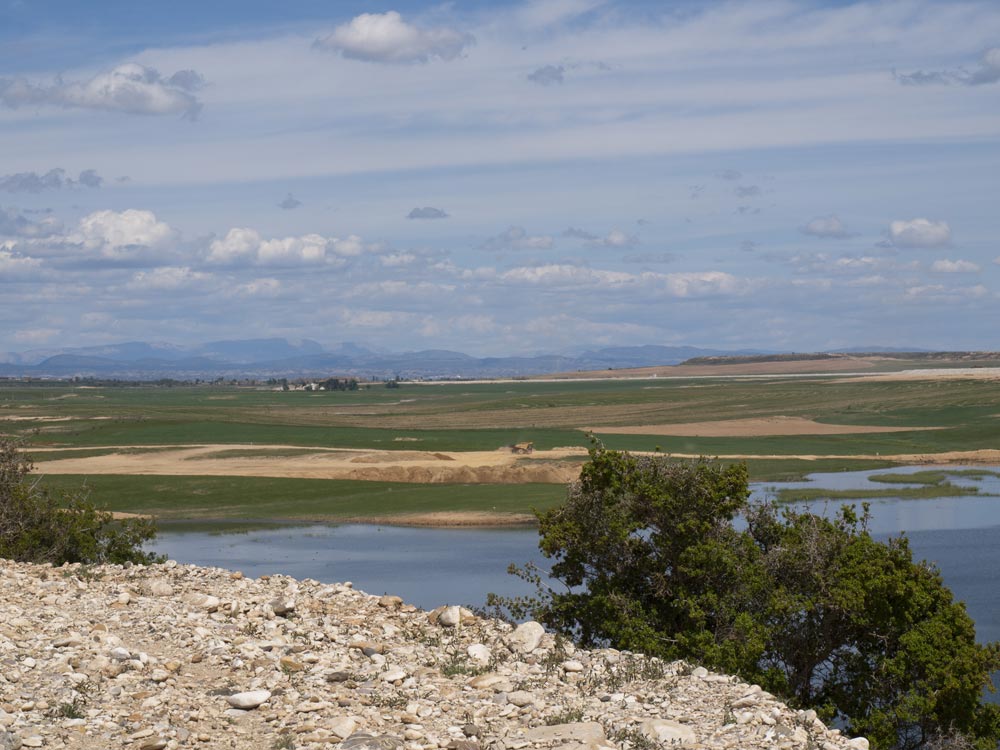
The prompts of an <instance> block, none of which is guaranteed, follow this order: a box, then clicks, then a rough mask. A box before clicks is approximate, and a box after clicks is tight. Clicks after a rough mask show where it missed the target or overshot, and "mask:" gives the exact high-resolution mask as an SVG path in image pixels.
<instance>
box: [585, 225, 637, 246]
mask: <svg viewBox="0 0 1000 750" xmlns="http://www.w3.org/2000/svg"><path fill="white" fill-rule="evenodd" d="M595 244H598V245H602V246H603V247H635V246H636V245H638V244H639V238H638V237H636V236H635V235H634V234H628V233H627V232H623V231H622V230H621V229H612V230H611V231H610V232H608V233H607V234H606V235H605V236H604V237H602V238H601V239H599V240H597V241H596V243H595Z"/></svg>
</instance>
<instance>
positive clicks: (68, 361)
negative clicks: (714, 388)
mask: <svg viewBox="0 0 1000 750" xmlns="http://www.w3.org/2000/svg"><path fill="white" fill-rule="evenodd" d="M765 353H767V352H763V351H760V350H741V351H733V350H722V349H701V348H698V347H693V346H653V345H647V346H616V347H605V348H600V349H593V350H584V351H578V352H574V353H573V354H534V355H525V356H511V357H473V356H470V355H468V354H463V353H462V352H454V351H448V350H444V349H425V350H421V351H413V352H398V353H392V352H384V351H374V350H372V349H368V348H365V347H363V346H360V345H358V344H353V343H344V344H340V345H338V346H335V347H333V348H330V349H325V348H324V347H323V346H321V345H320V344H319V343H317V342H316V341H312V340H310V339H300V340H296V341H289V340H287V339H281V338H274V339H247V340H240V341H213V342H210V343H207V344H203V345H200V346H191V347H185V346H178V345H175V344H164V343H148V342H144V341H129V342H126V343H122V344H113V345H108V346H87V347H76V348H62V349H47V350H34V351H27V352H19V353H15V352H11V353H7V354H0V376H6V377H22V376H25V377H27V376H31V377H61V378H66V377H76V376H79V377H95V378H122V379H129V380H149V379H157V378H175V379H194V378H202V379H207V378H217V377H223V378H227V379H228V378H247V377H253V378H265V379H266V378H272V377H273V378H282V377H290V378H293V377H318V376H336V375H347V376H353V377H359V378H393V377H396V376H400V377H402V378H478V377H516V376H521V375H540V374H544V373H550V372H571V371H576V370H606V369H608V368H612V369H621V368H628V367H650V366H655V365H673V364H679V363H680V362H683V361H684V360H687V359H690V358H692V357H709V356H723V355H741V354H765Z"/></svg>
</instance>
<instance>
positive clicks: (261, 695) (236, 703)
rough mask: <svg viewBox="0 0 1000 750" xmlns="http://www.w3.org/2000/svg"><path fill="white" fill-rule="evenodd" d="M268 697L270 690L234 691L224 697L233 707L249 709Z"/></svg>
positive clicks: (268, 698)
mask: <svg viewBox="0 0 1000 750" xmlns="http://www.w3.org/2000/svg"><path fill="white" fill-rule="evenodd" d="M270 698H271V691H270V690H249V691H247V692H245V693H234V694H233V695H230V696H229V697H228V698H226V701H227V702H228V703H229V705H230V706H232V707H233V708H238V709H240V710H242V711H249V710H250V709H253V708H257V706H259V705H261V704H262V703H266V702H267V701H268V700H270Z"/></svg>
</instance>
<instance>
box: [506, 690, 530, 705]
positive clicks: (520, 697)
mask: <svg viewBox="0 0 1000 750" xmlns="http://www.w3.org/2000/svg"><path fill="white" fill-rule="evenodd" d="M507 700H508V701H510V702H511V703H513V704H514V705H515V706H517V707H518V708H521V707H522V706H527V705H528V704H529V703H534V702H535V695H534V693H529V692H528V691H527V690H515V691H513V692H511V693H507Z"/></svg>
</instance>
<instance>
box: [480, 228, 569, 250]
mask: <svg viewBox="0 0 1000 750" xmlns="http://www.w3.org/2000/svg"><path fill="white" fill-rule="evenodd" d="M553 244H555V243H554V242H553V240H552V238H551V237H549V236H548V235H535V236H532V235H529V234H528V232H527V231H526V230H525V228H524V227H508V228H507V230H506V231H505V232H503V233H502V234H498V235H497V236H496V237H490V238H489V239H488V240H486V242H484V243H483V245H482V248H483V250H489V251H491V252H499V251H503V250H548V249H550V248H551V247H552V246H553Z"/></svg>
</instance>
